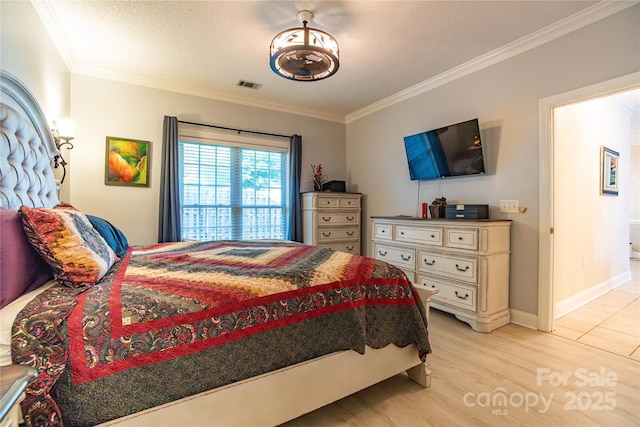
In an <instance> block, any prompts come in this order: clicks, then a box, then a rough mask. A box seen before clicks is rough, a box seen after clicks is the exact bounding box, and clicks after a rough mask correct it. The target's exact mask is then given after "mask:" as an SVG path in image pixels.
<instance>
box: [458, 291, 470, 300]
mask: <svg viewBox="0 0 640 427" xmlns="http://www.w3.org/2000/svg"><path fill="white" fill-rule="evenodd" d="M455 294H456V296H457V297H458V298H460V299H467V298H469V294H464V296H463V297H461V296H460V295H458V291H456V292H455Z"/></svg>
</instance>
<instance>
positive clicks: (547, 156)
mask: <svg viewBox="0 0 640 427" xmlns="http://www.w3.org/2000/svg"><path fill="white" fill-rule="evenodd" d="M637 87H640V72H635V73H631V74H627V75H625V76H621V77H618V78H615V79H611V80H607V81H604V82H601V83H596V84H594V85H590V86H586V87H583V88H579V89H575V90H572V91H569V92H564V93H561V94H557V95H554V96H550V97H548V98H543V99H541V100H540V101H539V108H538V114H539V123H540V132H539V154H540V156H539V159H540V161H539V188H540V193H539V199H538V200H539V206H540V221H539V230H538V247H539V252H538V257H539V258H538V329H539V330H541V331H546V332H551V331H552V330H553V320H554V313H553V311H554V303H553V289H554V285H553V239H552V234H551V233H550V232H549V229H550V227H553V161H554V159H553V109H554V108H556V107H559V106H562V105H566V104H570V103H574V102H580V101H583V100H585V99H590V98H597V97H602V96H606V95H609V94H613V93H616V92H623V91H627V90H630V89H634V88H637ZM544 207H546V209H545V208H544Z"/></svg>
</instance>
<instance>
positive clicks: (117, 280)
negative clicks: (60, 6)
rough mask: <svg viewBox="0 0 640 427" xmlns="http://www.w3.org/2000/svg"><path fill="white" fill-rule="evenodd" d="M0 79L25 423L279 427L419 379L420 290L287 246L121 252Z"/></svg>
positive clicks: (225, 244) (12, 303)
mask: <svg viewBox="0 0 640 427" xmlns="http://www.w3.org/2000/svg"><path fill="white" fill-rule="evenodd" d="M1 78H2V106H0V118H1V120H2V132H3V135H2V141H1V143H0V173H1V174H2V176H0V205H1V206H2V209H1V211H2V215H3V221H2V224H3V225H2V226H3V230H2V232H3V238H2V242H1V243H2V244H3V245H6V244H8V242H7V240H8V237H7V236H10V235H11V236H13V237H12V239H14V238H15V239H22V240H21V241H20V242H19V244H18V243H16V242H17V240H15V241H14V240H12V241H11V244H12V246H11V248H12V250H11V251H9V250H6V246H3V252H2V253H3V257H5V258H6V257H7V256H9V255H10V257H11V259H3V265H2V268H3V272H2V275H3V276H2V280H3V283H2V295H3V302H2V304H3V307H2V309H1V310H0V315H1V316H2V323H1V324H0V328H1V329H2V331H0V332H2V335H3V337H6V336H7V335H8V334H7V332H8V331H7V328H8V324H10V325H11V332H10V334H9V335H10V343H9V345H10V356H11V360H10V361H8V362H7V361H6V354H5V359H2V360H1V363H0V365H1V364H7V363H13V364H24V365H29V366H32V367H34V368H36V369H37V370H38V377H37V379H36V380H35V381H34V382H33V383H32V384H31V385H30V386H29V387H28V388H27V389H26V393H25V399H24V400H23V402H22V403H21V407H22V412H23V417H24V421H25V423H26V425H27V426H29V425H62V424H63V423H64V425H68V426H72V425H118V426H120V425H122V426H125V425H131V426H142V425H149V426H152V425H153V426H158V425H190V426H195V425H225V426H227V425H241V426H248V425H267V426H268V425H278V424H281V423H283V422H286V421H288V420H291V419H293V418H296V417H298V416H300V415H303V414H305V413H307V412H310V411H312V410H314V409H317V408H319V407H321V406H324V405H326V404H328V403H331V402H334V401H336V400H338V399H341V398H343V397H345V396H347V395H350V394H352V393H354V392H357V391H359V390H362V389H364V388H366V387H368V386H371V385H373V384H376V383H378V382H380V381H382V380H384V379H386V378H389V377H391V376H394V375H397V374H398V373H401V372H404V371H406V372H407V373H408V376H409V378H410V379H412V380H413V381H416V382H418V383H419V384H421V385H422V386H423V387H428V386H429V385H430V372H429V370H428V369H427V365H426V356H427V354H428V353H429V352H430V351H431V350H430V346H429V341H428V333H427V328H426V325H427V322H428V317H427V315H428V302H429V294H425V295H423V298H422V301H421V299H420V296H419V295H418V294H417V291H416V290H415V289H414V288H413V286H412V284H411V282H409V281H408V280H407V278H406V276H405V275H404V273H402V271H400V270H399V269H397V268H395V267H393V266H392V265H389V264H387V263H384V262H382V261H379V260H375V259H372V258H367V257H362V256H355V255H350V254H346V253H342V252H337V251H332V250H329V249H326V248H319V247H314V246H307V245H302V244H300V243H296V242H290V241H279V240H253V241H215V242H176V243H162V244H156V245H150V246H146V247H138V246H133V247H131V246H128V245H127V242H126V236H124V235H123V234H122V233H121V232H120V230H118V229H117V228H116V227H114V226H113V225H111V224H109V223H108V222H107V221H105V220H104V219H102V218H99V217H95V216H92V215H87V214H86V213H83V212H80V211H78V210H77V209H75V208H74V207H73V206H72V205H68V204H65V203H60V202H59V200H58V196H57V191H56V184H55V180H54V176H53V171H52V168H51V165H52V162H53V156H55V155H56V154H58V151H57V148H56V146H55V144H54V141H53V138H52V136H51V133H50V131H49V130H48V126H47V122H46V120H45V118H44V115H43V114H42V111H41V109H40V107H39V106H38V103H37V101H36V100H35V98H34V97H33V96H32V95H31V94H30V92H29V91H28V90H27V88H26V87H24V85H23V84H21V82H20V81H19V80H18V79H17V78H16V77H14V76H12V75H11V74H9V73H6V72H4V71H2V75H1ZM16 218H17V219H16ZM5 220H6V221H5ZM9 220H10V221H9ZM11 221H13V222H11ZM16 221H19V226H16ZM9 223H11V224H13V225H12V226H13V229H12V231H8V230H9V229H8V227H9V225H7V224H9ZM20 227H21V230H22V233H21V232H20V230H19V229H18V230H17V231H16V229H17V228H20ZM10 233H13V234H10ZM16 248H21V249H20V250H17V249H16ZM20 252H24V256H23V257H22V258H21V259H16V257H18V255H17V253H20ZM79 260H82V261H79ZM7 265H11V267H12V268H7ZM14 267H15V268H14ZM25 275H26V276H29V277H27V278H26V279H25V278H24V277H23V276H25ZM16 277H18V279H16ZM18 280H21V281H25V280H26V282H27V283H26V284H22V282H21V285H22V286H23V289H19V290H18V291H16V290H15V289H11V291H10V292H8V291H7V289H8V288H10V287H13V285H14V283H17V281H18ZM5 340H6V338H3V342H2V343H1V344H2V346H3V347H2V351H3V352H4V353H6V351H7V343H6V342H4V341H5Z"/></svg>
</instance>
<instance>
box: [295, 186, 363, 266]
mask: <svg viewBox="0 0 640 427" xmlns="http://www.w3.org/2000/svg"><path fill="white" fill-rule="evenodd" d="M361 198H362V195H361V194H360V193H332V192H308V193H303V194H302V238H303V243H305V244H307V245H314V246H321V247H325V248H331V249H334V250H337V251H342V252H349V253H352V254H355V255H360V226H361V220H360V213H361V206H360V202H361Z"/></svg>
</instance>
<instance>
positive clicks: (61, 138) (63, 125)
mask: <svg viewBox="0 0 640 427" xmlns="http://www.w3.org/2000/svg"><path fill="white" fill-rule="evenodd" d="M51 133H52V134H53V140H54V142H55V143H56V147H58V150H61V149H62V147H63V146H64V145H66V146H67V150H71V149H72V148H73V144H72V143H70V142H69V141H71V140H72V139H73V122H72V121H71V120H70V119H58V120H54V121H53V129H51ZM58 166H62V179H61V180H60V185H62V183H63V182H64V178H65V177H66V176H67V168H66V167H65V166H67V161H66V160H65V159H64V157H62V152H60V154H58V155H56V156H55V157H54V158H53V167H54V168H58Z"/></svg>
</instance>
